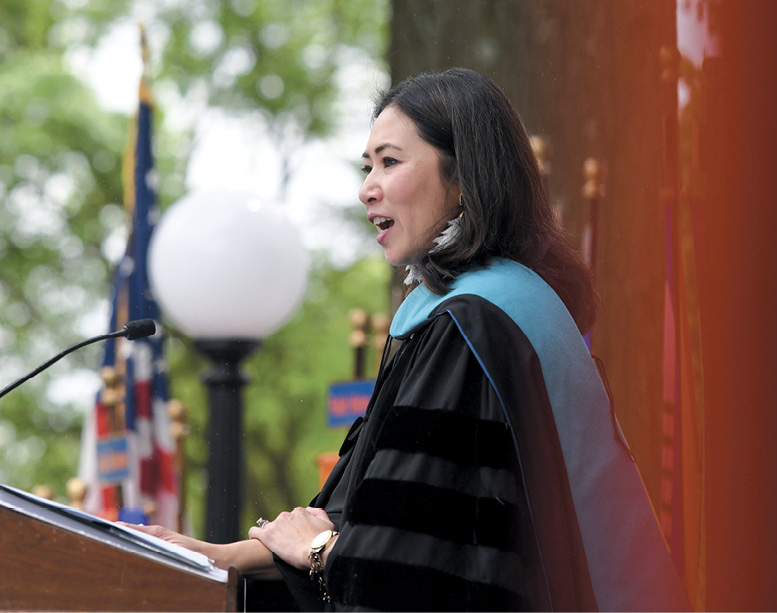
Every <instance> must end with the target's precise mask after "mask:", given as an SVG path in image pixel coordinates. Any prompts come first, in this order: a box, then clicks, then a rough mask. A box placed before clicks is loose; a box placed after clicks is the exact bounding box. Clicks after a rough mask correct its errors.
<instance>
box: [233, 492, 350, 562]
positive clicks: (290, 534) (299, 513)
mask: <svg viewBox="0 0 777 613" xmlns="http://www.w3.org/2000/svg"><path fill="white" fill-rule="evenodd" d="M334 529H335V527H334V524H333V523H332V522H331V521H330V520H329V516H328V515H327V514H326V512H325V511H324V510H323V509H317V508H314V507H307V508H302V507H297V508H296V509H294V510H293V511H291V512H287V511H284V512H283V513H281V514H280V515H278V517H277V518H276V519H275V520H274V521H271V522H268V523H266V524H264V527H262V528H259V527H258V526H257V527H253V528H251V529H250V530H249V531H248V536H249V537H250V538H252V539H257V540H259V541H261V542H262V543H264V544H265V545H266V546H267V548H268V549H269V550H270V551H272V552H273V553H275V554H276V555H278V556H279V557H280V558H281V559H283V560H284V561H286V562H288V563H289V564H291V565H292V566H296V567H297V568H301V569H309V568H310V561H309V560H308V553H309V552H310V544H311V543H312V542H313V539H314V538H315V537H316V536H317V535H318V534H320V533H321V532H323V531H324V530H334ZM330 547H331V545H330V546H329V547H327V549H329V548H330Z"/></svg>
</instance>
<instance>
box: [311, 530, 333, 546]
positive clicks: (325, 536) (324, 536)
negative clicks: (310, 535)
mask: <svg viewBox="0 0 777 613" xmlns="http://www.w3.org/2000/svg"><path fill="white" fill-rule="evenodd" d="M331 538H332V531H331V530H324V532H322V533H321V534H319V535H318V536H316V538H314V539H313V542H312V543H311V544H310V549H311V550H316V549H320V548H321V547H323V546H324V545H326V544H327V543H328V542H329V539H331Z"/></svg>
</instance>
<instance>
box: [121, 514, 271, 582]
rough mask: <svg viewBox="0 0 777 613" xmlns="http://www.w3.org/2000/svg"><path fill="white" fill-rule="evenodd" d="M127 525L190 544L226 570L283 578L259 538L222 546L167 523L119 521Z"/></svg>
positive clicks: (172, 541) (192, 549)
mask: <svg viewBox="0 0 777 613" xmlns="http://www.w3.org/2000/svg"><path fill="white" fill-rule="evenodd" d="M117 523H119V524H121V525H122V526H124V527H126V528H132V529H133V530H138V531H139V532H145V533H146V534H150V535H151V536H155V537H157V538H160V539H162V540H164V541H167V542H168V543H174V544H176V545H180V546H181V547H186V549H190V550H191V551H196V552H197V553H201V554H203V555H205V556H207V557H208V558H210V559H211V560H213V563H214V564H215V565H216V566H217V567H219V568H222V569H224V570H228V569H229V568H230V567H231V566H234V567H235V568H236V569H237V570H238V571H239V572H240V573H241V574H243V575H247V576H251V577H256V578H259V579H279V578H280V573H279V572H278V570H277V569H276V568H275V563H274V562H273V559H272V553H270V550H269V549H267V547H265V546H264V545H262V543H260V542H259V541H255V540H247V541H237V542H235V543H225V544H223V545H219V544H216V543H208V542H206V541H199V540H197V539H195V538H192V537H190V536H185V535H183V534H179V533H178V532H175V531H174V530H170V529H169V528H165V527H164V526H142V525H137V524H126V523H124V522H117Z"/></svg>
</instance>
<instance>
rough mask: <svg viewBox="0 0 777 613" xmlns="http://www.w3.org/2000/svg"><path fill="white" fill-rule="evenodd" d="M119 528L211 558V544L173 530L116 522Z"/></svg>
mask: <svg viewBox="0 0 777 613" xmlns="http://www.w3.org/2000/svg"><path fill="white" fill-rule="evenodd" d="M116 523H117V524H119V525H120V526H124V527H125V528H132V529H133V530H137V531H138V532H145V533H146V534H150V535H151V536H155V537H157V538H160V539H162V540H163V541H167V542H168V543H173V544H175V545H180V546H181V547H186V549H190V550H192V551H196V552H197V553H202V554H205V555H206V556H208V557H210V558H212V556H211V555H210V550H211V548H212V545H213V543H206V542H205V541H198V540H197V539H195V538H192V537H191V536H185V535H183V534H179V533H178V532H175V531H174V530H170V529H169V528H165V527H164V526H144V525H143V524H127V523H124V522H123V521H120V522H116Z"/></svg>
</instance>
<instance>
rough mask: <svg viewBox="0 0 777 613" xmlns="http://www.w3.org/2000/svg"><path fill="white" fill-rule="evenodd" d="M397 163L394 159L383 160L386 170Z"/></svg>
mask: <svg viewBox="0 0 777 613" xmlns="http://www.w3.org/2000/svg"><path fill="white" fill-rule="evenodd" d="M396 163H397V161H396V160H395V159H394V158H383V166H384V167H386V168H388V167H389V166H393V165H394V164H396Z"/></svg>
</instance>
